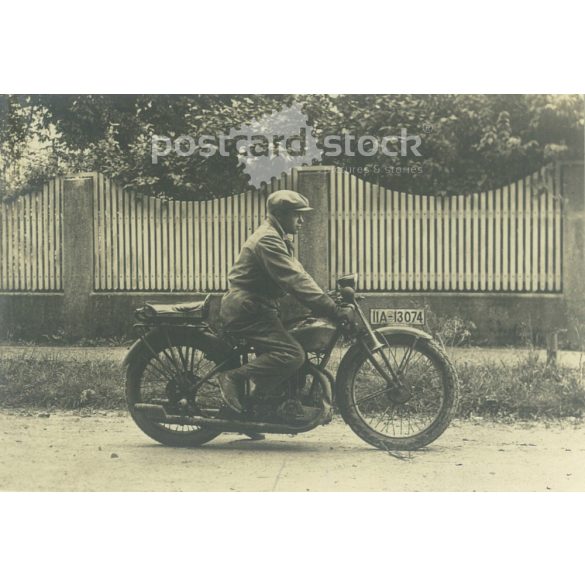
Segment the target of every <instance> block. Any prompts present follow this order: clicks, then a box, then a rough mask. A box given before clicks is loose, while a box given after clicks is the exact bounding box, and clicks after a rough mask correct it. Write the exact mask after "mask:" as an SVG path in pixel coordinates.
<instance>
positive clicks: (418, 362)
mask: <svg viewBox="0 0 585 585" xmlns="http://www.w3.org/2000/svg"><path fill="white" fill-rule="evenodd" d="M385 342H386V343H385V347H383V348H382V349H381V350H379V351H378V352H376V353H375V354H373V355H374V357H375V359H376V361H377V366H378V367H375V366H374V365H373V364H372V363H371V360H370V358H369V356H368V352H367V351H366V350H365V349H364V348H363V347H361V346H354V348H352V349H351V350H350V352H351V353H348V355H347V361H346V363H345V365H344V366H343V371H342V372H340V374H341V375H340V376H339V380H340V381H339V382H338V384H339V385H338V392H337V397H338V400H339V408H340V411H341V414H342V416H343V419H344V420H345V422H346V423H347V424H348V425H349V426H350V427H351V429H352V430H353V431H354V432H355V433H356V434H357V435H358V436H359V437H361V438H362V439H363V440H364V441H366V442H367V443H370V444H371V445H374V446H375V447H377V448H379V449H387V450H414V449H420V448H421V447H424V446H425V445H428V444H429V443H431V442H432V441H434V440H435V439H436V438H437V437H439V436H440V435H441V434H442V433H443V432H444V431H445V429H446V428H447V427H448V426H449V423H450V422H451V420H452V418H453V416H454V414H455V411H456V409H457V403H458V381H457V375H456V373H455V370H454V369H453V366H452V365H451V362H450V361H449V358H448V357H447V356H446V355H445V353H444V352H443V350H442V349H441V348H440V347H439V346H438V345H437V343H436V342H434V341H432V340H427V339H423V338H420V337H416V336H413V335H409V334H395V335H392V334H386V337H385ZM388 366H390V367H388ZM380 367H381V368H383V369H384V371H386V372H390V370H392V371H393V372H394V376H391V378H392V382H390V383H389V382H388V381H387V380H386V379H385V378H384V377H383V376H382V374H381V373H380V371H379V369H380Z"/></svg>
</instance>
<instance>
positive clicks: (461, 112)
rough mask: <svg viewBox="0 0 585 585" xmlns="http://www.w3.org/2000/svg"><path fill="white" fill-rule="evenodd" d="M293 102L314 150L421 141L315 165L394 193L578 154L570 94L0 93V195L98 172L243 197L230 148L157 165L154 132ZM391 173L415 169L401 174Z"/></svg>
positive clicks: (126, 180) (496, 175) (232, 121)
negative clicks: (344, 140)
mask: <svg viewBox="0 0 585 585" xmlns="http://www.w3.org/2000/svg"><path fill="white" fill-rule="evenodd" d="M293 102H296V103H298V104H300V105H301V106H302V108H303V111H304V112H305V113H306V114H307V116H308V118H309V121H310V124H311V126H312V128H313V132H314V134H315V136H316V138H317V141H318V144H319V146H320V147H323V146H324V140H325V137H326V136H328V135H344V134H352V135H355V136H373V137H376V138H377V139H380V138H381V137H384V136H392V135H399V134H400V131H401V129H402V128H405V129H406V131H407V132H408V134H409V135H419V136H420V137H421V144H420V149H419V151H420V153H421V155H422V156H420V157H418V156H415V154H414V153H412V152H410V151H409V152H408V153H407V154H406V155H405V156H399V157H389V156H387V155H385V154H384V153H382V152H378V153H377V154H374V155H372V156H362V155H359V154H356V155H354V156H350V155H349V154H348V153H347V152H343V153H341V154H339V155H338V156H335V157H324V158H323V160H322V161H321V163H322V164H334V165H341V166H345V167H346V168H351V169H352V170H353V172H355V173H358V174H362V176H365V177H366V178H367V179H368V180H371V181H373V182H379V183H381V184H383V185H385V186H387V187H392V188H395V189H400V190H406V191H411V192H419V193H422V192H424V193H429V194H437V193H463V192H470V191H477V190H483V189H486V188H490V187H494V186H498V185H502V184H505V183H507V182H509V181H511V180H514V179H517V178H520V177H522V176H525V175H526V174H528V173H530V172H533V171H535V170H537V169H538V168H540V166H542V165H543V164H544V163H547V162H550V161H553V160H557V159H559V158H563V157H567V158H582V157H583V123H584V122H583V98H582V96H575V95H410V94H399V95H296V96H295V95H186V96H182V95H118V96H117V95H77V96H75V95H51V96H47V95H43V96H4V97H3V98H0V193H2V194H7V193H14V192H17V191H18V190H19V189H23V188H25V187H26V185H27V184H29V183H32V182H35V181H39V180H42V179H43V178H45V177H49V176H53V175H55V174H57V173H64V172H78V171H101V172H103V173H105V174H106V175H108V176H111V177H114V178H116V179H118V180H120V181H122V183H123V184H124V185H128V186H133V187H135V188H136V189H138V190H139V191H141V192H143V193H149V194H151V193H152V194H159V195H166V196H169V197H177V198H188V199H208V198H212V197H220V196H225V195H230V194H233V193H237V192H241V191H243V190H244V189H246V188H247V186H248V176H247V175H246V174H245V169H244V168H243V166H242V165H241V164H240V163H239V160H238V156H237V152H236V151H235V147H234V146H233V145H231V146H230V149H229V151H228V156H212V157H209V158H204V157H201V156H189V157H180V156H166V157H163V158H161V159H160V160H159V161H158V163H157V164H153V163H152V159H151V141H152V137H153V135H164V136H168V137H170V138H171V139H174V138H176V137H178V136H181V135H188V136H193V137H198V136H201V135H204V134H207V135H212V136H218V135H220V134H225V133H227V132H228V131H229V129H230V128H234V127H238V126H240V125H242V124H245V123H249V122H250V121H251V120H253V119H258V118H260V117H261V116H263V115H265V114H270V113H271V112H273V111H278V110H280V109H282V108H283V107H285V106H290V105H291V104H292V103H293ZM397 167H400V168H401V169H403V170H404V169H405V168H409V169H412V168H413V167H417V168H419V169H420V172H416V173H414V174H413V173H412V172H401V174H399V175H398V174H397V172H396V168H397ZM390 169H394V170H392V171H391V172H390Z"/></svg>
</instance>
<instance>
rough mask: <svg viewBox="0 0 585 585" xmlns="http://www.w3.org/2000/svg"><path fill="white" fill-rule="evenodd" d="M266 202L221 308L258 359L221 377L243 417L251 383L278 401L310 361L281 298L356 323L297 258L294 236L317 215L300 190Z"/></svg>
mask: <svg viewBox="0 0 585 585" xmlns="http://www.w3.org/2000/svg"><path fill="white" fill-rule="evenodd" d="M266 203H267V208H268V217H267V218H266V220H265V221H264V223H263V224H262V225H261V226H260V227H259V228H258V229H257V230H256V231H255V232H254V233H253V234H252V235H251V236H250V237H249V238H248V239H247V241H246V242H245V244H244V246H243V247H242V250H241V252H240V255H239V257H238V259H237V260H236V262H235V264H234V265H233V267H232V269H231V270H230V273H229V275H228V280H229V290H228V292H227V293H226V295H225V296H224V297H223V299H222V303H221V311H220V318H221V321H222V324H223V328H224V330H225V331H226V333H229V334H232V335H235V336H237V337H240V338H244V339H246V340H247V342H248V343H249V344H250V345H251V346H252V347H253V348H254V350H255V351H256V352H257V354H258V355H257V357H256V358H255V359H253V360H251V361H249V362H248V363H247V364H244V365H242V366H241V367H239V368H236V369H234V370H230V371H228V372H223V373H222V374H220V375H219V377H218V383H219V386H220V389H221V393H222V396H223V399H224V401H225V402H226V404H227V405H228V406H229V407H230V408H231V409H232V410H234V411H235V412H238V413H242V412H243V411H244V407H243V406H242V404H241V402H240V396H241V394H240V392H241V390H242V388H243V387H244V383H245V380H247V379H252V380H253V381H254V383H255V387H254V394H253V397H254V399H255V400H269V399H270V398H271V397H274V396H275V395H276V396H278V394H279V386H280V385H281V383H282V382H283V381H284V380H286V379H287V378H288V377H290V376H291V375H292V374H293V373H294V372H295V371H296V370H298V369H299V368H300V367H301V366H302V365H303V363H304V361H305V352H304V350H303V348H302V347H301V346H300V344H299V343H298V342H297V341H296V340H295V339H294V338H293V337H292V336H291V335H290V334H289V333H288V332H287V331H286V329H285V328H284V326H283V324H282V322H281V320H280V313H279V303H278V299H279V298H281V297H283V296H284V295H285V294H287V293H290V294H291V295H293V296H294V297H295V298H296V299H297V300H298V301H300V302H301V303H302V304H303V305H305V306H307V307H308V308H309V309H311V310H312V312H313V313H314V314H316V315H321V316H324V317H330V318H333V319H334V320H339V321H352V320H353V310H352V309H351V308H341V307H338V306H337V305H336V304H335V302H334V301H333V300H332V299H331V298H330V297H329V296H328V295H327V294H326V293H324V292H323V290H321V288H320V287H319V285H318V284H317V283H316V282H315V281H314V280H313V278H312V277H311V276H310V275H309V274H308V273H307V272H305V270H304V268H303V266H302V264H301V263H300V262H299V261H298V260H297V259H296V258H294V256H293V245H292V242H291V240H290V239H289V237H288V236H289V235H293V234H296V233H297V232H298V230H299V228H300V227H301V226H302V225H303V223H304V218H303V215H304V213H305V212H307V211H311V210H312V207H310V206H309V200H308V199H307V198H306V197H304V196H303V195H301V194H300V193H297V192H295V191H290V190H281V191H276V192H274V193H272V195H270V196H269V197H268V200H267V202H266ZM299 416H302V408H301V406H300V403H299Z"/></svg>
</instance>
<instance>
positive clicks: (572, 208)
mask: <svg viewBox="0 0 585 585" xmlns="http://www.w3.org/2000/svg"><path fill="white" fill-rule="evenodd" d="M559 179H560V182H561V186H562V193H563V197H564V208H565V214H564V229H563V249H564V255H563V293H564V295H563V296H564V299H565V303H566V305H565V306H566V311H567V325H568V329H569V339H570V341H571V345H573V346H577V345H581V346H583V344H585V178H584V166H583V163H582V162H566V163H562V164H561V165H560V170H559Z"/></svg>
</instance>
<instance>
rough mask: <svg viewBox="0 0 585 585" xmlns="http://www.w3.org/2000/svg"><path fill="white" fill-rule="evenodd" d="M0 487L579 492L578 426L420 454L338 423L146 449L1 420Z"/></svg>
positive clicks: (468, 437) (139, 440) (455, 432)
mask: <svg viewBox="0 0 585 585" xmlns="http://www.w3.org/2000/svg"><path fill="white" fill-rule="evenodd" d="M0 490H3V491H8V490H10V491H12V490H18V491H21V490H26V491H70V490H72V491H81V490H83V491H165V490H172V491H370V490H372V491H473V490H477V491H547V490H551V491H585V425H584V424H582V423H580V424H572V423H566V422H565V423H555V424H551V425H545V424H543V423H538V424H533V423H530V424H516V425H508V424H505V425H504V424H495V423H489V422H485V421H473V422H457V421H456V422H455V423H454V424H453V425H452V427H451V428H450V429H448V430H447V432H446V433H445V434H444V435H443V436H442V437H441V438H439V440H438V441H436V442H435V443H434V444H433V445H431V446H429V447H427V448H426V449H425V450H422V451H418V452H416V453H412V454H410V455H409V454H407V453H393V454H389V453H384V452H381V451H377V450H375V449H373V448H371V447H370V446H369V445H367V444H365V443H363V442H362V441H361V440H360V439H359V438H358V437H356V436H355V435H354V434H353V433H352V432H351V430H350V429H349V428H348V427H346V426H345V425H344V424H343V422H342V421H341V420H337V419H336V420H335V421H334V422H333V423H332V424H330V425H329V426H327V427H321V428H320V429H317V430H315V431H313V432H311V433H307V434H305V435H299V436H297V437H289V436H279V435H269V436H268V438H267V440H265V441H251V440H249V439H247V438H246V437H243V436H241V435H233V434H232V435H226V434H224V435H221V436H220V437H218V438H217V439H215V440H214V441H212V442H210V443H209V444H208V445H206V446H204V447H201V448H198V449H173V448H169V447H163V446H160V445H158V444H157V443H154V442H153V441H151V440H150V439H149V438H148V437H146V436H145V435H143V434H142V433H141V432H140V431H139V430H138V428H137V427H135V426H134V424H133V422H132V421H131V419H130V418H129V417H128V416H127V415H126V414H125V413H116V412H111V413H103V414H101V415H92V416H90V417H80V416H76V415H73V414H51V415H50V417H39V416H38V415H37V414H33V415H31V416H23V415H17V414H14V413H11V412H1V413H0Z"/></svg>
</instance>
